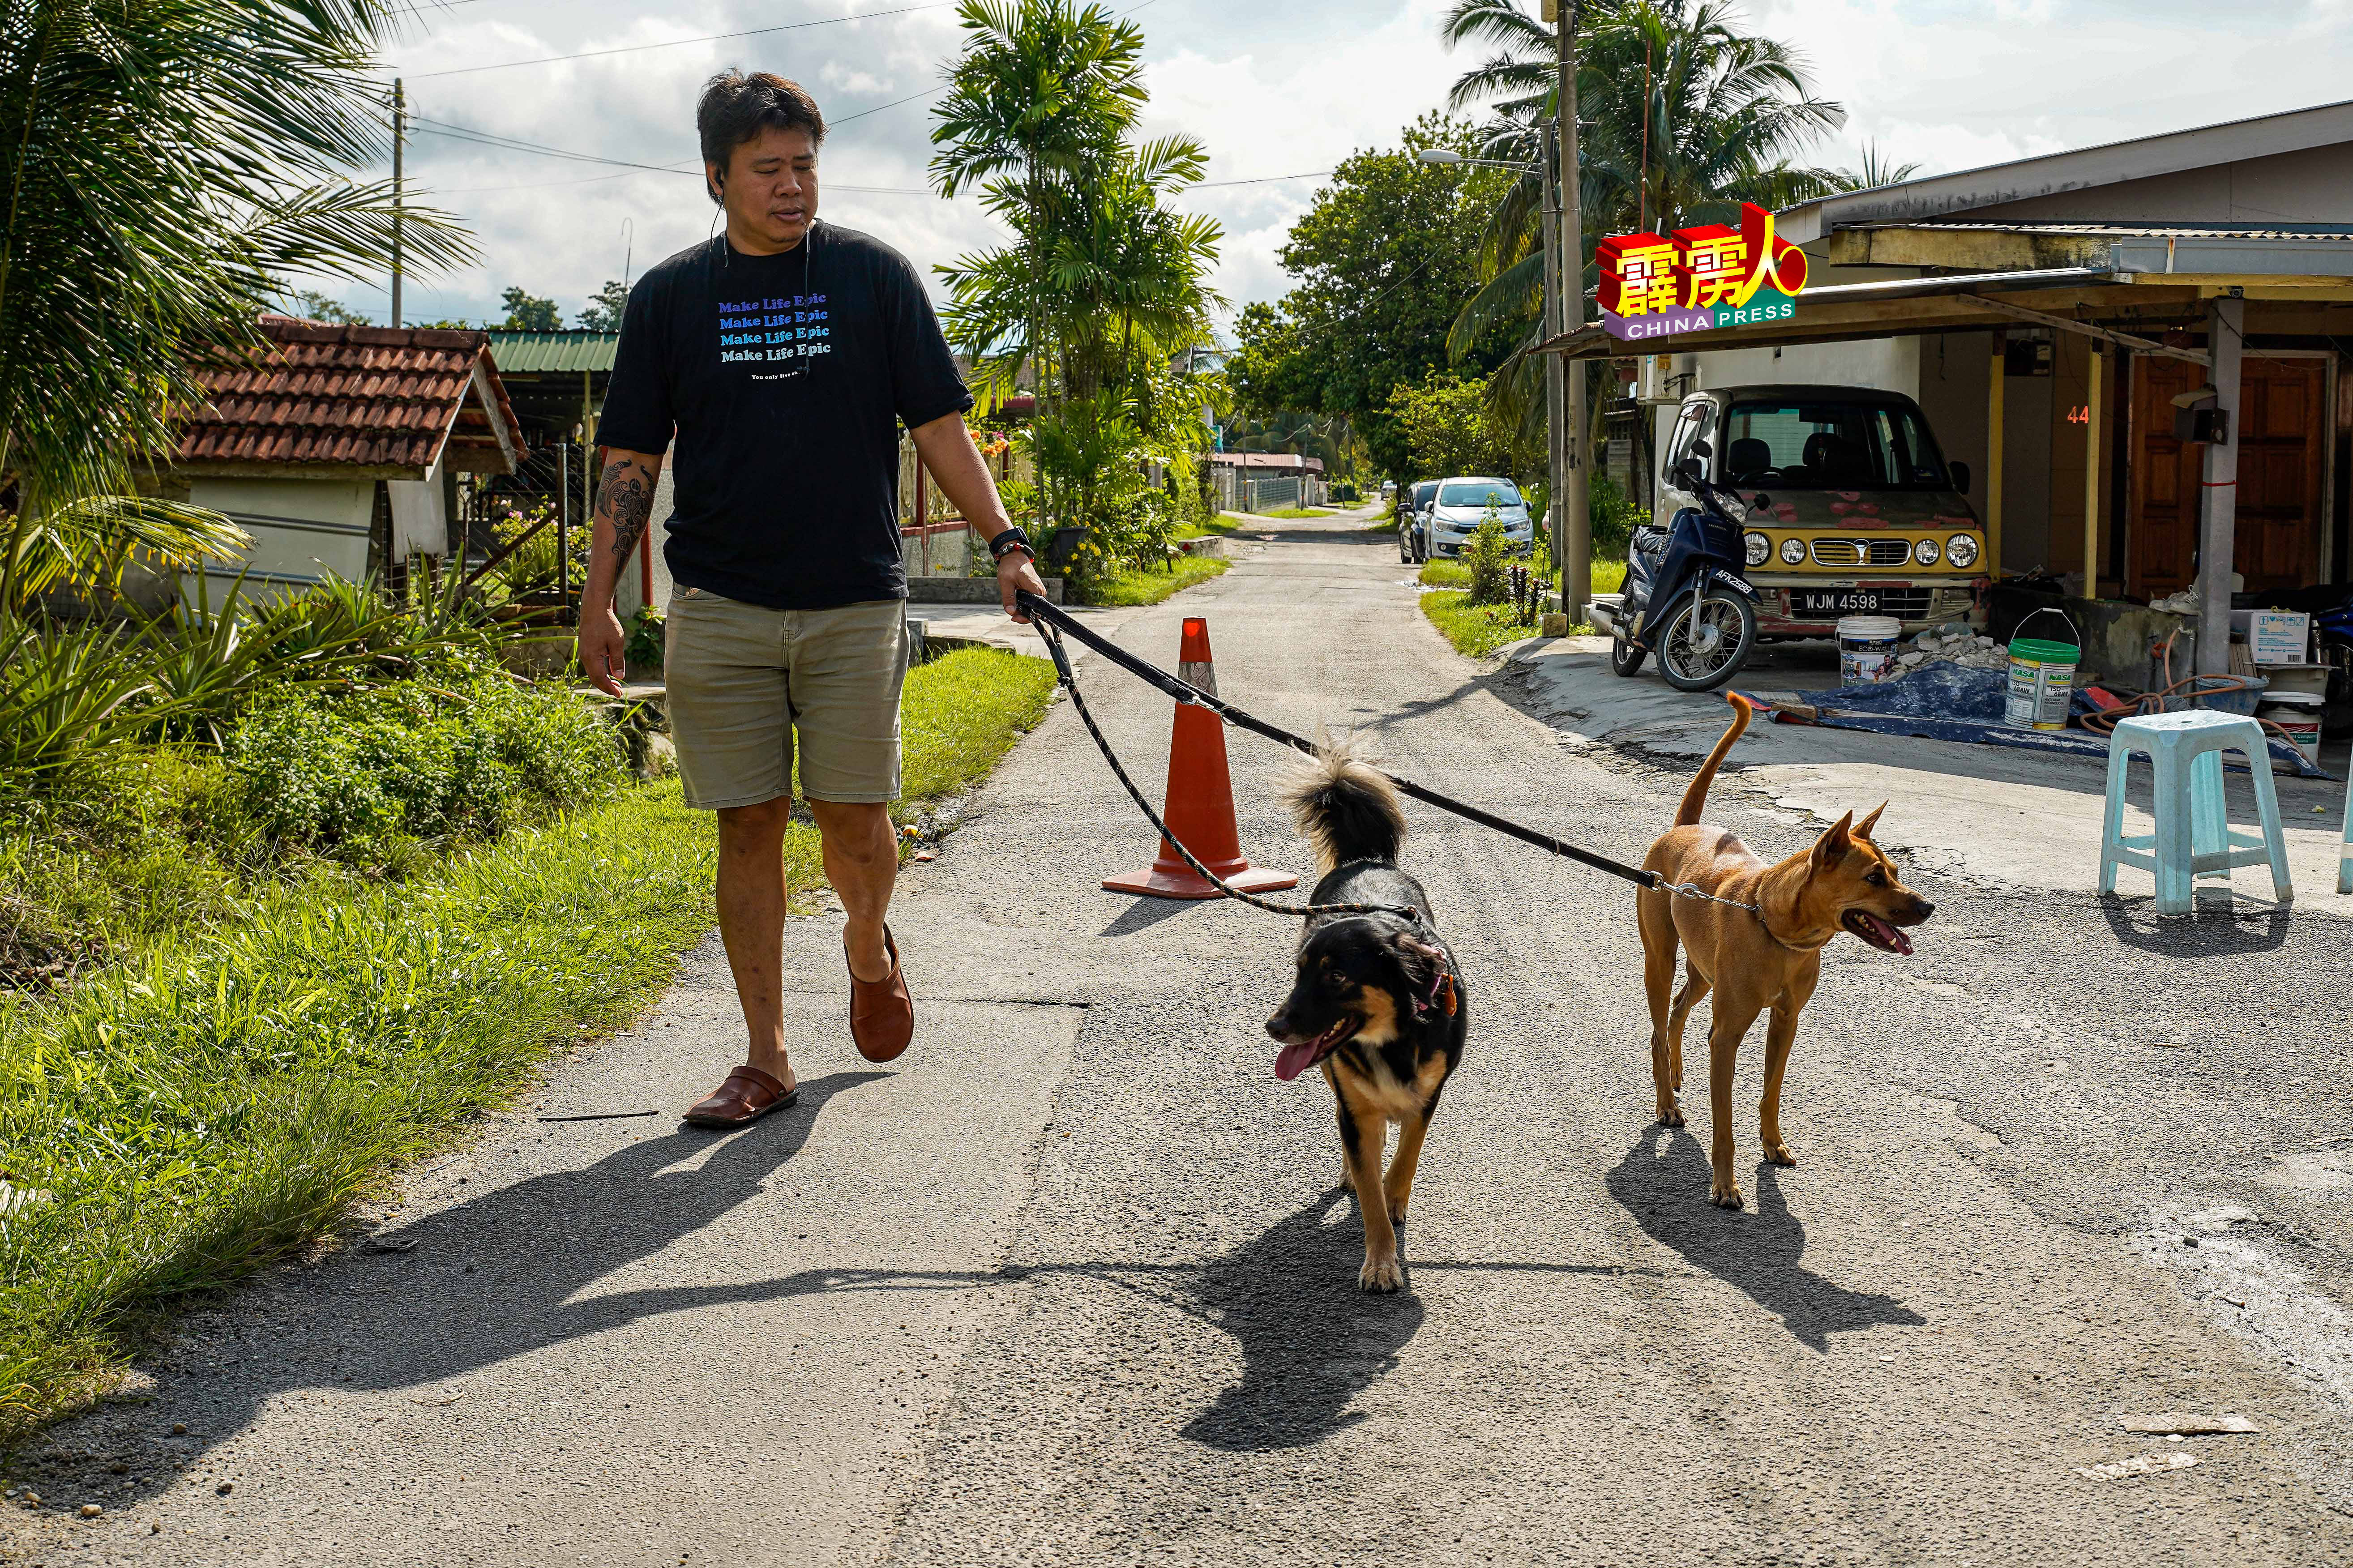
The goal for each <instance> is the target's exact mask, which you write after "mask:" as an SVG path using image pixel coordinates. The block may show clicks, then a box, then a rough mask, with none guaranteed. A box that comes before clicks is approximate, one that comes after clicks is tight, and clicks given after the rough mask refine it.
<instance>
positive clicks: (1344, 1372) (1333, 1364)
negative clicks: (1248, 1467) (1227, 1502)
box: [1184, 1186, 1422, 1453]
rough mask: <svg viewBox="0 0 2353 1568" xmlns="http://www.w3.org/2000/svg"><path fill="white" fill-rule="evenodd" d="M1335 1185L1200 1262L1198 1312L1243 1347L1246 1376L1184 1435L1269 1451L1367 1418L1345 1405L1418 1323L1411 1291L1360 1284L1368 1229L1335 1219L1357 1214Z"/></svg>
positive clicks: (1195, 1290)
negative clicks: (1379, 1291) (1385, 1292)
mask: <svg viewBox="0 0 2353 1568" xmlns="http://www.w3.org/2000/svg"><path fill="white" fill-rule="evenodd" d="M1347 1199H1348V1189H1346V1188H1345V1187H1338V1186H1335V1187H1333V1188H1331V1189H1330V1190H1329V1191H1327V1192H1324V1194H1321V1195H1319V1196H1318V1197H1317V1198H1316V1199H1315V1200H1314V1202H1313V1203H1311V1204H1309V1205H1307V1206H1306V1207H1304V1208H1303V1209H1301V1210H1299V1211H1298V1212H1297V1213H1295V1214H1293V1215H1286V1216H1285V1217H1284V1218H1283V1219H1282V1220H1281V1221H1279V1222H1278V1223H1277V1224H1276V1225H1275V1226H1273V1227H1272V1228H1271V1229H1270V1230H1268V1231H1266V1232H1265V1233H1264V1234H1262V1235H1261V1236H1259V1237H1256V1238H1254V1239H1252V1240H1251V1241H1250V1242H1248V1243H1246V1244H1244V1245H1243V1246H1242V1247H1238V1248H1237V1249H1235V1250H1234V1251H1232V1252H1229V1253H1227V1254H1226V1255H1225V1256H1224V1257H1222V1258H1212V1259H1211V1260H1210V1261H1208V1263H1206V1264H1204V1265H1202V1266H1201V1270H1200V1274H1199V1276H1198V1279H1197V1280H1196V1281H1195V1282H1193V1284H1192V1287H1191V1289H1190V1291H1189V1292H1188V1293H1189V1294H1191V1295H1192V1297H1193V1299H1194V1310H1197V1311H1198V1312H1199V1313H1200V1314H1201V1315H1202V1316H1204V1317H1205V1318H1206V1319H1207V1320H1208V1321H1210V1322H1212V1323H1215V1324H1216V1325H1217V1326H1218V1327H1219V1328H1220V1329H1222V1330H1224V1331H1226V1332H1227V1333H1229V1334H1231V1335H1232V1336H1233V1337H1234V1340H1235V1342H1237V1343H1238V1344H1240V1347H1241V1352H1242V1369H1241V1374H1240V1376H1239V1377H1237V1378H1236V1379H1235V1380H1234V1382H1233V1383H1232V1384H1230V1385H1229V1387H1227V1388H1226V1389H1225V1390H1224V1391H1223V1392H1221V1393H1220V1394H1219V1395H1218V1397H1217V1398H1216V1400H1215V1401H1214V1402H1212V1403H1211V1404H1210V1405H1209V1407H1208V1409H1206V1410H1203V1411H1202V1412H1201V1413H1200V1414H1199V1415H1196V1416H1194V1417H1193V1419H1192V1420H1191V1421H1190V1422H1188V1423H1187V1425H1186V1426H1185V1429H1184V1436H1187V1437H1189V1438H1191V1439H1192V1440H1193V1441H1194V1442H1197V1443H1199V1444H1202V1445H1204V1446H1205V1447H1211V1448H1222V1449H1226V1450H1229V1451H1231V1452H1239V1453H1263V1452H1266V1451H1267V1450H1269V1449H1275V1448H1298V1447H1305V1446H1307V1445H1308V1444H1310V1443H1314V1442H1318V1441H1320V1440H1322V1439H1323V1438H1324V1437H1327V1436H1331V1435H1332V1434H1333V1433H1335V1432H1337V1431H1339V1430H1341V1429H1342V1428H1344V1427H1346V1426H1354V1425H1355V1424H1356V1422H1358V1421H1361V1420H1363V1419H1364V1418H1365V1416H1364V1413H1363V1412H1362V1411H1352V1410H1350V1409H1349V1408H1348V1405H1350V1403H1351V1402H1352V1401H1354V1400H1355V1399H1356V1395H1357V1394H1361V1393H1363V1392H1364V1391H1365V1390H1366V1389H1367V1388H1369V1387H1371V1386H1372V1385H1373V1384H1375V1383H1377V1382H1378V1381H1380V1379H1382V1378H1383V1377H1385V1376H1387V1375H1388V1373H1389V1372H1390V1371H1391V1370H1392V1369H1393V1368H1394V1367H1396V1365H1397V1363H1398V1352H1401V1351H1403V1350H1404V1349H1405V1346H1406V1343H1407V1342H1408V1341H1409V1340H1411V1339H1412V1338H1413V1336H1414V1335H1415V1334H1416V1333H1417V1332H1419V1330H1420V1328H1421V1321H1422V1306H1421V1302H1420V1300H1419V1299H1418V1298H1417V1297H1416V1296H1415V1295H1414V1294H1413V1292H1412V1291H1411V1290H1410V1289H1408V1290H1405V1291H1402V1292H1400V1293H1398V1294H1397V1295H1393V1296H1370V1295H1366V1293H1365V1292H1364V1291H1362V1290H1360V1289H1357V1288H1356V1269H1357V1266H1358V1265H1359V1264H1360V1263H1362V1262H1363V1261H1364V1253H1365V1237H1364V1233H1363V1232H1362V1231H1361V1230H1360V1229H1358V1228H1357V1227H1356V1226H1354V1225H1350V1224H1340V1225H1329V1224H1326V1223H1325V1221H1326V1219H1327V1218H1328V1217H1329V1216H1330V1215H1331V1214H1332V1212H1333V1211H1334V1210H1335V1208H1337V1209H1340V1210H1342V1211H1343V1212H1349V1213H1352V1212H1353V1208H1352V1205H1349V1203H1348V1201H1347Z"/></svg>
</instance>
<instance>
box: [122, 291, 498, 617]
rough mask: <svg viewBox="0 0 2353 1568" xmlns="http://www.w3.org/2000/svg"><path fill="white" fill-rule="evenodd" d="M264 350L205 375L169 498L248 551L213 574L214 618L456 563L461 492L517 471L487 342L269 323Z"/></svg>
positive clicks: (262, 331)
mask: <svg viewBox="0 0 2353 1568" xmlns="http://www.w3.org/2000/svg"><path fill="white" fill-rule="evenodd" d="M256 327H257V330H258V333H259V342H256V343H253V344H249V345H238V346H234V347H225V348H223V349H221V350H219V351H217V352H216V353H211V354H208V355H206V357H205V358H204V359H203V360H201V361H200V362H199V363H197V364H195V366H194V369H195V374H196V378H197V380H198V381H199V382H200V383H201V384H203V386H204V388H205V393H206V398H205V402H204V403H203V404H202V405H200V406H198V407H195V408H194V409H191V410H190V411H189V412H188V414H187V416H186V417H185V419H183V420H182V421H181V423H180V426H179V439H178V443H177V446H176V447H175V448H174V452H173V457H172V461H171V464H170V466H169V468H167V469H166V470H164V472H163V473H161V474H159V475H158V476H157V479H158V489H161V490H162V491H163V493H164V494H165V495H168V496H172V497H174V498H175V499H178V500H186V501H189V502H191V503H192V504H194V505H197V506H205V507H210V508H212V509H213V510H216V511H221V512H226V513H227V515H228V516H229V517H231V518H232V519H234V520H235V521H237V523H238V525H239V526H241V527H242V528H244V529H245V531H247V532H248V533H249V534H251V535H252V536H253V541H254V542H253V545H252V547H251V548H250V549H249V550H248V552H246V555H245V558H244V559H243V560H242V561H238V562H232V563H221V564H219V565H217V566H215V567H213V568H211V569H209V571H208V573H207V575H209V576H211V577H213V578H214V579H215V584H214V588H215V598H216V602H217V600H218V598H219V596H220V595H221V593H222V591H224V590H225V589H226V586H227V582H228V581H229V580H231V579H234V578H235V577H236V576H237V575H238V574H240V573H241V574H244V576H245V578H246V582H247V584H248V591H251V590H254V589H259V588H260V587H262V586H264V585H267V584H283V585H287V586H291V587H300V586H302V585H305V584H311V583H316V582H318V581H319V580H320V579H321V578H322V577H323V576H326V575H327V574H334V575H336V576H341V577H359V576H362V575H364V574H366V572H367V571H368V570H369V568H370V567H371V566H380V565H382V564H384V563H385V562H386V561H390V560H400V559H406V557H407V556H409V555H411V554H415V553H423V554H428V555H438V554H441V553H443V552H446V551H447V550H448V547H449V532H450V530H449V519H450V518H451V517H453V516H454V515H455V513H456V483H457V476H458V475H459V474H461V473H472V474H508V473H512V472H513V471H514V468H515V465H516V463H517V462H518V461H519V460H520V459H521V458H522V435H521V433H520V428H519V426H518V425H517V423H516V419H515V412H514V407H513V405H512V403H511V402H510V401H509V399H508V396H507V393H506V389H505V387H504V385H503V384H502V383H501V380H500V376H499V369H498V364H497V362H496V360H495V359H494V358H493V357H492V353H491V346H490V337H489V334H487V333H485V332H479V331H449V330H446V329H440V328H431V327H353V326H333V325H329V324H326V323H324V322H319V321H297V320H295V319H293V318H291V317H287V316H264V317H262V318H261V319H260V320H259V321H258V322H257V323H256Z"/></svg>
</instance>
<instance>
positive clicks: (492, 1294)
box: [163, 1072, 891, 1446]
mask: <svg viewBox="0 0 2353 1568" xmlns="http://www.w3.org/2000/svg"><path fill="white" fill-rule="evenodd" d="M889 1076H891V1075H890V1074H888V1073H881V1072H839V1073H828V1074H827V1075H825V1076H824V1077H822V1078H815V1079H805V1080H804V1081H803V1082H802V1084H801V1086H800V1100H799V1103H798V1104H797V1106H795V1107H794V1108H793V1109H791V1110H782V1111H778V1112H776V1113H775V1114H774V1115H772V1116H770V1117H768V1118H766V1119H765V1120H764V1121H759V1122H757V1123H755V1124H754V1125H753V1126H751V1127H749V1128H746V1129H745V1130H744V1131H741V1132H738V1133H734V1134H732V1135H714V1134H713V1133H711V1132H707V1131H692V1130H690V1129H681V1130H680V1131H674V1132H670V1133H667V1134H665V1135H663V1136H661V1137H658V1138H649V1139H647V1140H645V1141H644V1142H636V1143H630V1144H628V1145H627V1146H626V1147H624V1148H621V1149H617V1150H616V1151H614V1152H612V1153H610V1154H607V1155H606V1156H605V1157H604V1158H603V1159H601V1160H598V1161H597V1162H596V1163H594V1164H591V1165H588V1166H586V1167H585V1168H583V1169H579V1170H569V1171H555V1172H551V1173H548V1174H545V1175H540V1176H533V1177H529V1178H527V1179H526V1180H523V1181H521V1182H517V1183H515V1184H513V1185H512V1186H508V1187H502V1188H500V1189H498V1190H497V1191H495V1192H492V1193H489V1194H485V1195H484V1196H482V1197H480V1198H478V1199H475V1200H474V1201H472V1202H470V1203H466V1204H461V1205H459V1206H457V1207H455V1208H450V1209H446V1210H443V1211H441V1212H439V1213H436V1214H432V1215H427V1216H425V1217H424V1218H422V1219H420V1220H418V1221H417V1222H416V1223H415V1224H413V1225H408V1226H400V1227H398V1228H397V1229H396V1230H391V1231H386V1232H384V1233H381V1234H379V1235H378V1236H377V1237H375V1238H373V1239H372V1240H371V1241H370V1242H367V1243H364V1244H363V1247H361V1248H360V1249H357V1250H355V1251H354V1253H353V1254H352V1255H349V1256H346V1257H344V1258H341V1259H339V1260H337V1261H336V1262H335V1263H334V1264H332V1265H331V1266H329V1267H327V1268H322V1269H320V1270H319V1271H318V1272H317V1273H316V1274H314V1275H312V1276H311V1278H310V1279H307V1280H304V1281H303V1282H302V1283H301V1284H299V1285H297V1286H295V1287H294V1289H296V1290H298V1291H300V1292H301V1293H302V1294H303V1295H304V1296H305V1297H307V1300H304V1301H303V1302H302V1303H301V1305H299V1306H297V1307H295V1308H294V1310H292V1311H290V1312H284V1313H279V1314H273V1317H274V1320H275V1325H276V1327H277V1332H276V1333H275V1334H274V1336H271V1337H264V1334H265V1333H266V1331H261V1332H257V1331H256V1329H255V1328H254V1327H253V1326H251V1325H252V1324H253V1322H254V1320H253V1319H252V1317H251V1316H250V1315H249V1314H246V1313H242V1312H240V1313H237V1316H236V1317H235V1319H234V1320H233V1321H236V1322H237V1323H239V1324H241V1325H245V1327H244V1330H243V1333H242V1336H241V1338H242V1343H241V1344H236V1343H234V1342H232V1343H226V1344H223V1345H222V1346H221V1347H220V1348H221V1351H222V1353H223V1354H224V1356H231V1355H233V1356H235V1357H236V1358H237V1364H236V1365H234V1366H224V1367H222V1368H220V1369H219V1370H217V1371H215V1372H211V1373H195V1372H194V1370H193V1369H187V1370H185V1371H180V1372H177V1373H174V1372H166V1373H164V1374H163V1375H164V1383H165V1384H166V1386H167V1388H168V1386H169V1385H170V1384H184V1386H185V1394H184V1395H183V1396H182V1397H179V1398H174V1400H173V1401H172V1402H173V1403H174V1405H179V1404H181V1403H183V1402H185V1404H186V1405H189V1406H190V1407H191V1417H192V1419H200V1420H201V1421H202V1423H203V1425H202V1426H201V1427H199V1428H198V1430H199V1432H200V1434H201V1436H198V1437H197V1438H196V1443H197V1444H198V1445H200V1446H201V1445H208V1444H210V1443H214V1442H218V1441H222V1440H225V1439H227V1438H228V1437H230V1436H234V1435H236V1434H237V1433H238V1432H241V1431H243V1430H244V1429H245V1428H246V1427H247V1426H248V1425H249V1424H250V1423H251V1422H252V1420H253V1419H254V1417H255V1416H256V1415H257V1414H258V1413H259V1411H260V1409H261V1408H262V1407H263V1406H265V1405H267V1404H268V1403H269V1401H271V1400H272V1399H275V1398H277V1397H279V1396H280V1395H281V1394H288V1393H292V1392H295V1391H299V1390H303V1389H343V1388H348V1389H353V1390H360V1389H373V1390H379V1391H387V1390H396V1389H410V1388H417V1387H419V1386H421V1385H426V1384H434V1383H438V1382H441V1381H444V1380H446V1379H449V1378H453V1377H457V1376H459V1375H462V1374H464V1373H470V1372H474V1371H477V1370H479V1369H480V1368H482V1367H486V1366H490V1365H492V1364H494V1363H499V1362H502V1361H506V1360H508V1359H510V1358H512V1357H514V1356H518V1355H522V1354H526V1353H528V1352H533V1351H537V1350H542V1349H544V1348H546V1347H547V1346H549V1345H554V1344H557V1343H560V1342H564V1341H567V1340H575V1339H579V1338H581V1337H583V1336H585V1335H588V1334H595V1333H601V1332H603V1331H606V1330H608V1329H615V1328H619V1327H622V1326H623V1325H625V1324H628V1323H631V1322H634V1321H638V1320H639V1319H642V1318H649V1317H653V1316H657V1315H659V1314H661V1313H666V1312H677V1311H685V1310H692V1309H694V1308H697V1307H702V1306H708V1305H712V1304H716V1303H720V1302H724V1301H732V1300H747V1299H762V1298H766V1297H770V1296H773V1295H776V1294H777V1291H776V1288H775V1283H776V1282H774V1281H767V1280H759V1281H752V1282H749V1283H747V1284H744V1285H712V1286H700V1287H698V1286H684V1287H662V1288H652V1289H638V1290H624V1291H618V1292H613V1293H606V1294H596V1295H590V1296H587V1297H585V1298H583V1299H580V1300H573V1299H572V1298H574V1297H575V1296H577V1295H578V1294H579V1292H581V1291H582V1290H584V1289H586V1288H587V1287H588V1286H590V1285H592V1284H593V1283H595V1282H596V1280H598V1279H603V1278H605V1277H606V1276H607V1275H609V1274H612V1273H614V1272H615V1271H617V1270H618V1269H621V1268H626V1267H627V1266H628V1265H629V1264H632V1263H636V1262H638V1261H640V1260H642V1259H644V1258H650V1257H652V1256H653V1255H654V1254H656V1253H658V1252H659V1251H660V1250H661V1249H662V1248H664V1247H668V1246H669V1245H670V1243H672V1242H674V1241H677V1240H678V1239H680V1238H681V1237H686V1236H691V1235H692V1234H694V1233H695V1232H697V1231H699V1230H702V1229H703V1228H704V1227H705V1226H711V1225H712V1224H715V1223H717V1222H718V1221H719V1220H721V1219H722V1218H723V1216H724V1215H726V1214H727V1213H728V1212H729V1211H730V1210H732V1209H733V1208H735V1207H736V1206H737V1205H740V1204H743V1203H744V1202H745V1201H747V1200H749V1199H751V1198H752V1197H754V1196H755V1195H756V1194H758V1193H759V1192H760V1190H761V1188H762V1187H763V1185H764V1184H765V1183H766V1182H767V1180H768V1179H769V1178H770V1177H771V1176H773V1175H774V1174H775V1173H776V1171H777V1169H778V1168H779V1167H780V1166H782V1165H784V1164H785V1163H786V1162H787V1161H789V1160H790V1159H791V1158H792V1157H793V1156H794V1155H795V1154H797V1153H798V1152H800V1150H801V1148H802V1146H803V1145H804V1144H806V1143H807V1142H808V1137H809V1133H810V1131H811V1130H812V1129H813V1128H814V1126H815V1125H816V1122H817V1119H818V1116H819V1115H820V1114H822V1113H823V1111H824V1110H825V1107H826V1106H827V1104H828V1103H829V1102H830V1101H831V1100H832V1099H833V1098H834V1097H835V1096H836V1095H839V1094H843V1093H846V1092H848V1091H849V1090H851V1089H857V1088H859V1087H860V1086H861V1085H863V1084H866V1083H870V1082H871V1081H873V1080H874V1079H881V1078H888V1077H889ZM714 1144H715V1145H716V1146H715V1147H714ZM705 1154H707V1155H708V1158H705V1159H700V1160H698V1159H697V1156H699V1155H705ZM671 1167H677V1168H675V1169H672V1168H671ZM379 1249H382V1251H383V1255H377V1251H378V1250H379ZM393 1249H396V1250H393ZM467 1265H471V1266H472V1267H471V1268H470V1269H469V1268H467V1267H466V1266H467ZM372 1272H374V1273H376V1274H377V1275H378V1278H377V1279H369V1278H368V1276H369V1275H370V1274H371V1273H372ZM198 1406H201V1410H200V1411H199V1410H198V1409H196V1408H195V1407H198Z"/></svg>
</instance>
